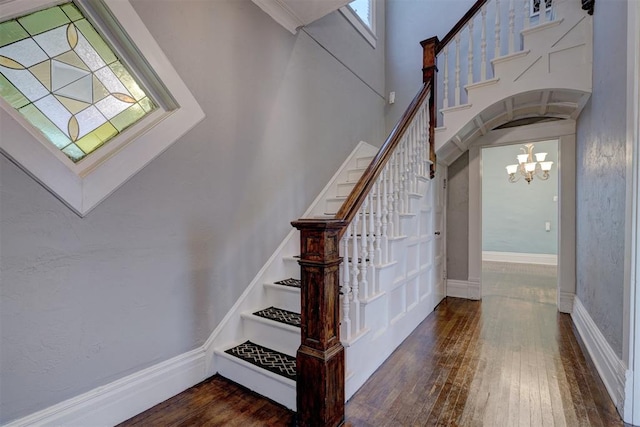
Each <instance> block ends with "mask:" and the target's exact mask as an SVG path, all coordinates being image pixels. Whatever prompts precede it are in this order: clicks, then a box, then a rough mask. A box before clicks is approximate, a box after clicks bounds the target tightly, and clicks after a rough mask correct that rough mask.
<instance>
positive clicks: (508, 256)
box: [482, 251, 558, 265]
mask: <svg viewBox="0 0 640 427" xmlns="http://www.w3.org/2000/svg"><path fill="white" fill-rule="evenodd" d="M482 260H483V261H495V262H516V263H521V264H540V265H558V255H555V254H528V253H518V252H493V251H482Z"/></svg>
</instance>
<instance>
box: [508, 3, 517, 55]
mask: <svg viewBox="0 0 640 427" xmlns="http://www.w3.org/2000/svg"><path fill="white" fill-rule="evenodd" d="M515 28H516V8H515V6H514V4H513V0H509V53H513V50H514V46H515V41H516V40H515Z"/></svg>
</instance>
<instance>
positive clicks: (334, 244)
mask: <svg viewBox="0 0 640 427" xmlns="http://www.w3.org/2000/svg"><path fill="white" fill-rule="evenodd" d="M516 3H520V5H521V6H520V7H519V10H520V14H518V13H517V12H516V7H515V5H516ZM501 4H502V5H505V4H506V5H507V6H506V7H505V8H502V7H501ZM523 4H524V5H525V7H526V10H525V11H524V13H522V12H523V7H522V5H523ZM529 7H530V6H529V0H526V1H525V2H524V3H523V2H522V1H520V0H519V1H518V2H516V1H514V0H510V1H505V0H502V1H500V0H492V1H491V2H487V1H486V0H479V1H478V2H477V3H476V4H475V5H474V7H473V8H472V9H471V10H470V11H469V12H468V13H467V14H466V15H465V17H463V19H462V20H461V21H460V22H458V24H456V26H455V27H454V28H453V29H452V31H451V32H450V33H449V34H448V35H447V36H446V37H445V38H444V39H443V42H440V41H439V40H438V39H437V38H431V39H428V40H425V41H423V42H422V45H423V48H424V58H423V59H424V61H423V65H424V67H423V81H424V86H423V88H422V89H421V91H420V92H419V93H418V95H417V96H416V98H415V99H414V100H413V102H412V103H411V105H410V106H409V108H408V109H407V111H406V112H405V114H404V115H403V117H402V118H401V120H400V121H399V123H398V124H397V125H396V127H395V128H394V129H393V131H392V132H391V135H390V136H389V138H388V139H387V141H385V143H384V144H383V146H382V147H381V148H380V150H376V149H375V148H374V147H372V146H370V145H368V144H365V143H361V144H360V145H359V146H358V147H356V149H355V150H354V152H353V153H352V154H351V156H349V158H348V159H347V160H346V161H345V163H344V164H343V165H342V167H341V168H340V169H339V170H338V171H337V172H336V174H335V175H334V177H333V179H332V180H331V181H330V182H329V184H327V186H326V187H325V189H324V190H323V191H322V192H321V194H320V195H319V196H318V198H317V199H316V201H315V202H314V203H313V204H312V206H311V207H310V208H309V210H308V211H307V212H306V213H305V215H304V216H303V217H302V219H299V220H297V221H294V222H293V223H292V224H293V225H294V227H295V228H296V229H297V231H292V232H291V233H290V234H289V236H287V238H286V239H285V241H283V243H282V244H281V245H280V247H279V248H278V249H277V250H276V251H275V253H274V254H273V256H272V257H271V259H270V260H269V261H268V262H267V264H266V265H265V267H263V269H262V270H261V271H260V273H259V274H258V275H257V277H256V278H255V279H254V281H253V282H252V283H251V284H250V286H249V287H248V288H247V290H246V291H245V293H244V294H243V295H242V296H241V298H240V299H239V300H238V302H237V303H236V305H235V306H234V308H233V309H232V310H231V311H230V312H229V313H228V314H227V316H226V317H225V319H224V320H223V322H222V323H221V324H220V326H219V327H218V329H216V331H214V333H213V335H212V338H211V340H213V347H214V348H216V351H215V353H214V355H213V360H212V361H211V362H210V364H211V366H214V367H215V369H216V370H217V371H218V372H219V373H220V374H221V375H223V376H225V377H227V378H229V379H231V380H233V381H235V382H237V383H239V384H242V385H244V386H246V387H248V388H250V389H252V390H255V391H256V392H258V393H260V394H262V395H264V396H267V397H269V398H271V399H272V400H274V401H276V402H278V403H281V404H282V405H285V406H286V407H288V408H290V409H293V410H297V411H298V423H299V425H304V426H306V425H322V426H325V425H326V426H334V425H339V424H340V423H342V421H343V420H344V402H345V400H346V399H348V398H349V397H350V396H351V395H353V393H355V391H356V390H357V389H358V388H359V387H360V386H361V385H362V384H363V383H364V382H365V381H366V379H367V378H368V377H369V376H370V375H371V374H372V373H373V372H374V371H375V370H376V369H377V368H378V367H379V366H380V365H381V364H382V363H383V362H384V360H385V359H386V358H387V357H388V356H389V355H390V354H391V352H392V351H393V350H394V349H395V348H396V347H397V346H398V345H399V344H400V343H401V342H402V340H404V338H405V337H406V336H408V334H409V333H411V331H412V330H413V329H414V328H415V327H416V326H417V325H418V324H419V323H420V322H421V321H422V320H424V318H425V317H426V316H427V315H428V314H429V313H431V312H432V311H433V309H434V307H435V306H436V305H437V304H438V303H439V302H440V300H441V299H442V298H443V297H444V294H445V292H444V277H443V263H444V260H445V254H443V253H442V250H443V246H444V245H443V241H442V240H443V239H442V237H441V234H440V230H441V227H442V225H443V223H442V216H443V210H442V206H443V203H444V197H443V191H444V190H443V187H442V186H441V185H440V183H442V182H444V175H443V172H442V169H438V170H436V153H437V154H438V156H439V160H440V161H441V162H442V163H443V164H444V165H448V164H450V163H451V162H453V161H454V160H455V159H456V158H457V157H458V156H459V155H461V154H462V153H464V152H465V151H466V150H467V149H468V148H469V146H470V145H471V144H472V143H473V142H474V141H475V140H476V139H477V138H478V137H479V136H481V135H485V134H487V133H488V132H489V131H490V130H492V129H494V128H496V127H498V126H501V125H504V124H505V123H511V122H514V121H516V120H518V119H530V118H533V117H544V118H552V119H575V118H576V117H577V115H578V114H579V113H580V111H581V109H582V108H583V106H584V104H585V103H586V101H587V100H588V98H589V96H590V93H591V52H592V40H591V37H592V22H591V17H590V16H588V15H587V13H586V12H584V11H582V10H581V9H580V7H579V5H578V2H577V1H569V0H554V5H553V10H549V11H546V12H542V13H540V12H539V13H538V15H537V17H536V18H531V17H530V16H529V14H530V10H529ZM491 14H493V15H491ZM491 16H492V17H493V18H492V19H493V22H495V31H494V32H493V34H495V38H494V39H493V41H489V40H488V37H487V34H490V31H489V30H490V28H489V26H488V21H489V20H488V17H491ZM505 17H506V18H505ZM518 17H521V19H520V18H518ZM516 18H518V19H520V22H521V24H522V25H521V27H518V25H519V24H518V25H516V24H517V19H516ZM504 22H507V24H506V25H504ZM465 33H466V34H467V38H466V41H465V39H464V37H463V35H464V34H465ZM516 35H519V38H518V39H519V40H517V39H516ZM503 39H504V40H503ZM474 46H475V47H474ZM465 48H466V51H464V49H465ZM489 50H491V51H493V54H489V53H488V51H489ZM463 51H464V52H463ZM465 61H466V62H465ZM436 64H439V68H440V72H441V73H442V75H441V76H440V77H438V79H437V80H436V73H437V71H438V70H437V67H436ZM463 69H464V70H466V72H463ZM461 75H462V77H461ZM465 75H466V78H465V77H464V76H465ZM436 93H441V94H442V95H441V96H440V97H438V98H436V96H435V94H436ZM436 111H439V112H440V113H441V114H442V126H440V127H438V128H437V129H436ZM444 171H445V172H446V169H444ZM434 178H435V179H434Z"/></svg>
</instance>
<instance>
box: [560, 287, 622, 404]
mask: <svg viewBox="0 0 640 427" xmlns="http://www.w3.org/2000/svg"><path fill="white" fill-rule="evenodd" d="M571 318H572V319H573V323H574V325H575V326H576V329H577V330H578V333H579V334H580V337H581V338H582V341H583V342H584V345H585V347H586V348H587V351H588V352H589V356H591V360H593V363H594V364H595V366H596V369H597V370H598V373H599V374H600V378H601V379H602V382H603V383H604V385H605V387H606V388H607V391H608V392H609V396H610V397H611V400H612V401H613V403H614V405H615V406H616V408H618V411H620V413H622V412H621V411H622V408H623V406H624V395H625V375H626V368H625V366H624V363H623V362H622V360H620V359H619V358H618V356H617V355H616V353H615V352H614V351H613V349H612V348H611V346H610V345H609V343H608V342H607V340H606V338H605V337H604V335H602V332H600V329H598V327H597V326H596V324H595V322H594V321H593V319H592V318H591V316H590V315H589V312H588V311H587V309H586V308H585V307H584V306H583V305H582V302H581V301H580V299H579V298H578V297H577V296H576V297H575V299H574V303H573V313H572V314H571Z"/></svg>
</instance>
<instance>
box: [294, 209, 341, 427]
mask: <svg viewBox="0 0 640 427" xmlns="http://www.w3.org/2000/svg"><path fill="white" fill-rule="evenodd" d="M291 224H292V225H293V226H294V227H296V228H297V229H298V230H300V261H299V263H300V270H301V279H302V287H301V290H300V294H301V306H300V308H301V316H302V320H301V339H302V341H301V344H300V348H299V349H298V353H297V360H296V362H297V378H296V383H297V384H296V395H297V411H298V425H300V426H305V427H306V426H332V427H333V426H338V425H341V424H342V423H343V422H344V396H345V391H344V371H345V368H344V348H343V347H342V344H341V343H340V311H339V310H340V309H339V307H340V306H339V302H340V289H339V287H340V263H341V262H342V258H340V254H339V251H338V248H339V243H340V236H341V232H342V230H343V229H344V228H345V227H346V225H347V224H346V223H345V222H344V221H339V220H317V219H300V220H298V221H294V222H292V223H291Z"/></svg>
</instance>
